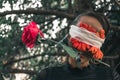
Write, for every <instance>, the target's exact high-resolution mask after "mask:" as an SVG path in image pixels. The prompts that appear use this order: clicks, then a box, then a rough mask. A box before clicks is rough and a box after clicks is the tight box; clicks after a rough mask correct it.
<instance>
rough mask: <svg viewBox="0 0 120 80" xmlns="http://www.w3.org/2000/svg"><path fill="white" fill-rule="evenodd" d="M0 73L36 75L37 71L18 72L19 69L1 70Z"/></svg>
mask: <svg viewBox="0 0 120 80" xmlns="http://www.w3.org/2000/svg"><path fill="white" fill-rule="evenodd" d="M0 73H4V74H8V73H25V74H29V75H34V74H37V71H32V70H20V69H3V70H0Z"/></svg>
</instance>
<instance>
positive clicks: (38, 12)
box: [0, 8, 75, 19]
mask: <svg viewBox="0 0 120 80" xmlns="http://www.w3.org/2000/svg"><path fill="white" fill-rule="evenodd" d="M9 14H36V15H56V16H59V17H66V18H70V19H74V18H75V16H74V15H73V14H68V13H66V12H62V11H57V10H37V9H34V8H30V9H26V10H12V11H5V12H1V13H0V16H6V15H9Z"/></svg>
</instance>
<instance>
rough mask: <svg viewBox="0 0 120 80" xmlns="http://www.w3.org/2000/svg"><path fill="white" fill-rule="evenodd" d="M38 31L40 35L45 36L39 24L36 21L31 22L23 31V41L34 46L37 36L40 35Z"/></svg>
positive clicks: (29, 45) (30, 46)
mask: <svg viewBox="0 0 120 80" xmlns="http://www.w3.org/2000/svg"><path fill="white" fill-rule="evenodd" d="M38 33H40V36H41V37H43V38H44V35H43V33H42V31H41V30H39V28H38V27H37V24H36V23H35V22H33V21H32V22H30V24H29V25H27V26H26V27H25V28H24V30H23V33H22V42H23V43H24V44H25V45H26V46H27V47H29V48H33V47H34V45H35V41H36V38H37V36H38Z"/></svg>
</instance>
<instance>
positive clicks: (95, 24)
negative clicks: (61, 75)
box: [68, 16, 103, 68]
mask: <svg viewBox="0 0 120 80" xmlns="http://www.w3.org/2000/svg"><path fill="white" fill-rule="evenodd" d="M81 22H82V23H87V24H88V25H91V26H92V27H93V28H95V29H96V30H97V31H98V32H99V31H100V30H101V29H103V28H102V25H101V24H100V22H99V21H98V20H97V19H96V18H94V17H90V16H82V17H80V22H79V23H77V24H76V25H77V26H78V25H79V24H80V23H81ZM79 56H80V60H81V63H80V68H84V67H87V66H88V65H89V60H90V59H89V58H87V57H86V56H84V55H79ZM68 62H69V64H71V66H72V67H73V68H76V67H78V66H77V61H76V59H74V58H72V57H69V61H68Z"/></svg>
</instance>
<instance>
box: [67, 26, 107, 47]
mask: <svg viewBox="0 0 120 80" xmlns="http://www.w3.org/2000/svg"><path fill="white" fill-rule="evenodd" d="M69 34H70V36H71V37H72V38H75V39H77V40H78V41H81V42H83V43H86V44H88V45H91V46H94V47H97V48H99V49H100V47H101V46H102V44H103V43H104V40H105V39H102V38H100V37H99V36H97V35H96V34H94V33H92V32H90V31H88V30H86V29H85V28H83V27H78V26H75V25H71V28H70V31H69Z"/></svg>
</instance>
